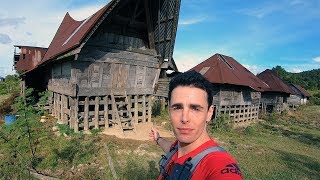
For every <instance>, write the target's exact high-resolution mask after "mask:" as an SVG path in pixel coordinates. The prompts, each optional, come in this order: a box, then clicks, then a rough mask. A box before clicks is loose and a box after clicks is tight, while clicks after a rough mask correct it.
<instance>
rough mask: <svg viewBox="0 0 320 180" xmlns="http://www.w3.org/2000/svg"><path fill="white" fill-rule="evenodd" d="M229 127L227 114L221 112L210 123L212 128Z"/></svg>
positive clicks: (229, 122)
mask: <svg viewBox="0 0 320 180" xmlns="http://www.w3.org/2000/svg"><path fill="white" fill-rule="evenodd" d="M231 128H232V122H231V120H230V118H229V116H228V115H227V114H221V115H220V116H219V117H218V118H217V119H216V120H215V122H213V125H212V129H220V130H226V131H229V130H230V129H231Z"/></svg>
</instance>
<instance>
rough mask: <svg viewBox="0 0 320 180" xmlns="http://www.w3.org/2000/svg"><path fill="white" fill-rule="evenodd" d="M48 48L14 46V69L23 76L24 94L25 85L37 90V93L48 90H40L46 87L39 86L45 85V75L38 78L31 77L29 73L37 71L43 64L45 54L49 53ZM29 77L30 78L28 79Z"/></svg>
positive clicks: (22, 89)
mask: <svg viewBox="0 0 320 180" xmlns="http://www.w3.org/2000/svg"><path fill="white" fill-rule="evenodd" d="M47 50H48V49H47V48H44V47H34V46H21V45H14V56H13V68H14V69H15V70H16V71H17V73H18V74H19V75H20V76H21V78H22V79H24V81H22V82H21V91H22V93H23V91H24V89H25V84H28V86H29V87H33V88H35V91H38V92H39V91H43V90H45V89H46V88H39V87H43V86H45V85H39V83H45V82H44V81H43V80H42V78H43V77H45V76H46V75H45V74H42V75H40V74H39V75H37V76H31V77H30V76H29V75H30V74H28V73H27V72H29V71H31V70H33V69H35V68H36V67H37V66H38V65H39V64H40V62H41V60H42V58H43V57H44V54H45V53H46V52H47ZM26 76H28V78H26Z"/></svg>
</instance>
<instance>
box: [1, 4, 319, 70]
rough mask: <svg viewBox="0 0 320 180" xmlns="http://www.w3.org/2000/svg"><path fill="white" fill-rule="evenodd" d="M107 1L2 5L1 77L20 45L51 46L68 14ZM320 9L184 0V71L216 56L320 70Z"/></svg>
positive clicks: (256, 66) (258, 66)
mask: <svg viewBox="0 0 320 180" xmlns="http://www.w3.org/2000/svg"><path fill="white" fill-rule="evenodd" d="M107 2H108V0H91V1H87V0H69V1H68V0H50V1H49V0H29V1H28V2H27V3H26V1H22V0H16V1H15V3H14V4H20V5H19V6H16V5H13V3H12V2H10V1H7V2H1V7H0V62H1V63H0V76H4V75H6V74H10V73H13V71H12V57H13V45H14V44H19V45H30V46H42V47H48V46H49V44H50V42H51V40H52V38H53V36H54V34H55V32H56V31H57V29H58V26H59V24H60V23H61V20H62V18H63V17H64V15H65V13H66V12H70V14H71V16H73V17H74V18H75V19H77V20H82V19H85V18H86V17H88V16H90V15H91V14H93V13H94V12H95V11H97V10H98V9H100V8H101V7H103V6H104V5H105V4H106V3H107ZM22 4H23V5H22ZM319 9H320V0H305V1H303V0H257V1H248V0H219V1H218V0H182V5H181V10H180V19H179V26H178V32H177V38H176V44H175V51H174V59H175V61H176V63H177V66H178V68H179V70H180V71H185V70H188V69H190V68H191V67H193V66H195V65H197V64H198V63H200V62H202V61H204V60H206V59H207V58H209V57H210V56H212V55H214V54H215V53H221V54H225V55H228V56H231V57H233V58H235V59H236V60H237V61H238V62H240V63H241V64H242V65H244V66H245V67H247V68H248V69H249V70H250V71H252V72H253V73H254V74H256V73H258V72H261V71H263V70H265V69H266V68H272V67H274V66H276V65H280V66H282V67H284V68H285V69H286V70H287V71H290V72H301V71H306V70H311V69H318V68H320V23H319V22H320V10H319Z"/></svg>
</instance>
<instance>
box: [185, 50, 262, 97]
mask: <svg viewBox="0 0 320 180" xmlns="http://www.w3.org/2000/svg"><path fill="white" fill-rule="evenodd" d="M191 70H195V71H198V72H200V73H201V74H202V75H203V76H204V77H205V78H207V79H208V80H209V81H210V82H211V83H218V84H232V85H240V86H248V87H250V88H252V89H254V90H256V91H263V89H267V88H268V85H267V84H265V83H264V82H263V81H261V80H260V79H259V78H257V77H256V76H255V75H254V74H252V73H251V72H250V71H249V70H248V69H246V68H245V67H243V66H242V65H241V64H240V63H238V62H237V61H236V60H235V59H233V58H232V57H229V56H225V55H222V54H215V55H213V56H212V57H210V58H209V59H207V60H205V61H203V62H202V63H200V64H198V65H197V66H195V67H193V68H192V69H191Z"/></svg>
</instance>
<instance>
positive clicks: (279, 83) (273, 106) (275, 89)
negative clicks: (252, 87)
mask: <svg viewBox="0 0 320 180" xmlns="http://www.w3.org/2000/svg"><path fill="white" fill-rule="evenodd" d="M257 76H258V78H259V79H261V80H263V81H264V82H265V83H267V84H268V86H269V88H266V89H264V92H263V93H262V96H261V111H262V113H266V112H269V113H271V112H282V111H283V110H285V109H287V108H288V103H287V99H288V97H289V96H290V94H292V95H294V94H295V92H294V91H293V90H292V89H291V88H290V87H289V86H288V85H287V84H286V83H285V82H284V81H283V80H282V79H281V78H280V77H279V76H278V74H277V73H276V72H274V71H272V70H270V69H267V70H265V71H263V72H262V73H260V74H258V75H257Z"/></svg>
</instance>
